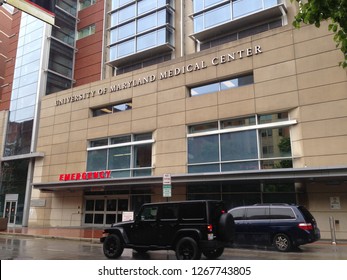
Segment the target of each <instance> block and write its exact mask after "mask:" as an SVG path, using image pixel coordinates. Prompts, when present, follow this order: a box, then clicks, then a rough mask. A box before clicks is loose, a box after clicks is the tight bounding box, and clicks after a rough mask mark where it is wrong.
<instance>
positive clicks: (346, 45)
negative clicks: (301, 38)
mask: <svg viewBox="0 0 347 280" xmlns="http://www.w3.org/2000/svg"><path fill="white" fill-rule="evenodd" d="M294 1H295V2H298V3H299V12H298V14H297V15H296V16H295V20H294V22H293V25H294V26H295V27H296V28H299V27H300V25H301V23H305V24H314V25H315V26H316V27H320V24H321V22H322V21H325V20H330V23H329V30H330V31H332V32H333V33H334V41H335V42H336V47H338V48H340V49H341V51H342V53H343V55H344V61H341V62H340V65H341V66H342V67H343V68H347V0H305V1H301V0H291V2H294Z"/></svg>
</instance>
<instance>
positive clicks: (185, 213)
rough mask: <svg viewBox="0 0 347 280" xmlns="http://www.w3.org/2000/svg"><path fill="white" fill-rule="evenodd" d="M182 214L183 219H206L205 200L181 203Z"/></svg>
mask: <svg viewBox="0 0 347 280" xmlns="http://www.w3.org/2000/svg"><path fill="white" fill-rule="evenodd" d="M180 208H181V209H180V214H181V217H182V219H183V220H204V219H205V214H206V212H205V211H203V210H204V209H206V206H205V203H204V202H199V203H187V204H185V203H183V204H181V205H180Z"/></svg>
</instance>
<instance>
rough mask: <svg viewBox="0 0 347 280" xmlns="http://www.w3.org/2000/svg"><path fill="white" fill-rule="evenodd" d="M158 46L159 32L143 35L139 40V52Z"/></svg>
mask: <svg viewBox="0 0 347 280" xmlns="http://www.w3.org/2000/svg"><path fill="white" fill-rule="evenodd" d="M156 45H157V32H156V31H154V32H151V33H148V34H146V35H142V36H140V37H139V38H138V40H137V50H138V51H141V50H144V49H148V48H150V47H153V46H156Z"/></svg>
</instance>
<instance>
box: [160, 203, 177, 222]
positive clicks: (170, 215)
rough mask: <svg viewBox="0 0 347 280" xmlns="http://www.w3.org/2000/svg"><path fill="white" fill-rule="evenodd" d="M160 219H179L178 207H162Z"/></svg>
mask: <svg viewBox="0 0 347 280" xmlns="http://www.w3.org/2000/svg"><path fill="white" fill-rule="evenodd" d="M160 218H161V219H163V220H176V219H178V205H165V207H162V208H161V215H160Z"/></svg>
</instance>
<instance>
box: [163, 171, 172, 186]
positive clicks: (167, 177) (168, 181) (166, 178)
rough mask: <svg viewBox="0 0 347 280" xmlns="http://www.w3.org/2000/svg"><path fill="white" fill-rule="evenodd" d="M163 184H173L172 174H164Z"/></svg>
mask: <svg viewBox="0 0 347 280" xmlns="http://www.w3.org/2000/svg"><path fill="white" fill-rule="evenodd" d="M163 185H171V174H164V175H163Z"/></svg>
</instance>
